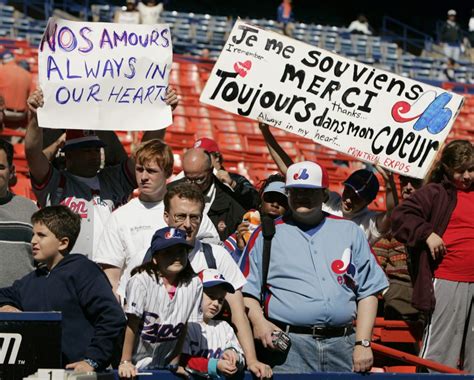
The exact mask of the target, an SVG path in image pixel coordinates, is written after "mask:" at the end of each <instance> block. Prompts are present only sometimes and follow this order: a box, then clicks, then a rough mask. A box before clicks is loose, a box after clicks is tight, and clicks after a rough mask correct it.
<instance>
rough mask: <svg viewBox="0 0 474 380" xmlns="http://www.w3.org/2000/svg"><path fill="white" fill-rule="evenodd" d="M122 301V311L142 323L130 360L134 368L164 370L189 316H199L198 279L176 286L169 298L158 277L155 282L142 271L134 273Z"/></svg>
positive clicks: (200, 291)
mask: <svg viewBox="0 0 474 380" xmlns="http://www.w3.org/2000/svg"><path fill="white" fill-rule="evenodd" d="M126 299H127V303H126V305H125V312H126V313H127V314H133V315H136V316H137V317H138V318H140V319H141V320H142V324H141V325H140V330H139V332H138V333H137V340H136V342H135V347H134V350H133V352H134V355H133V361H134V362H135V363H136V366H137V368H138V369H144V368H148V369H160V368H164V367H165V366H166V364H167V363H168V362H169V360H170V359H171V358H170V357H169V356H170V354H171V353H172V352H173V350H174V348H175V346H176V343H177V339H178V338H179V336H180V334H181V332H182V331H183V329H184V328H185V324H186V322H187V321H188V320H189V318H190V316H191V314H193V315H194V314H197V313H199V309H200V307H201V300H202V282H201V280H200V279H199V277H197V276H195V277H194V278H193V279H192V280H191V281H190V282H189V283H188V284H180V285H178V286H177V287H176V292H175V294H174V297H173V299H171V298H170V296H169V294H168V291H167V290H166V287H165V285H164V284H163V281H162V279H161V277H160V278H159V281H158V282H157V281H156V279H155V278H154V277H151V276H150V275H149V274H148V273H146V272H142V273H137V274H135V275H134V276H133V277H132V278H130V281H129V282H128V284H127V296H126Z"/></svg>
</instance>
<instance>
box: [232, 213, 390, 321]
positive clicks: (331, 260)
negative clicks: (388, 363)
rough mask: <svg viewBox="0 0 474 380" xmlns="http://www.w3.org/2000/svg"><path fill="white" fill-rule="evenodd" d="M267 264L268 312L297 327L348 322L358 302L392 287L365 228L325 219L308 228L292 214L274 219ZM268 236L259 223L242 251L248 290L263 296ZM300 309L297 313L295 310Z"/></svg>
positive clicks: (242, 262)
mask: <svg viewBox="0 0 474 380" xmlns="http://www.w3.org/2000/svg"><path fill="white" fill-rule="evenodd" d="M275 230H276V232H275V236H274V237H273V239H272V250H271V256H270V264H269V268H268V278H267V289H268V292H266V294H265V295H264V296H265V311H266V315H267V316H268V317H270V318H272V319H275V320H278V321H281V322H284V323H288V324H292V325H297V326H311V325H319V326H343V325H347V324H350V323H352V321H353V319H354V318H355V316H356V307H357V301H358V300H360V299H362V298H366V297H368V296H370V295H373V294H377V293H379V292H381V291H382V290H383V289H385V288H387V287H388V281H387V279H386V277H385V273H384V272H383V270H382V268H380V266H379V265H378V263H377V261H376V259H375V257H374V255H373V254H372V253H371V251H370V248H369V244H368V243H367V239H366V237H365V235H364V233H363V232H362V230H361V229H360V228H359V227H358V226H357V225H356V224H355V223H353V222H351V221H349V220H337V219H333V218H331V217H326V218H324V219H323V221H322V222H321V223H320V224H319V225H317V226H315V227H314V228H312V229H310V230H306V231H303V230H302V229H301V228H300V227H298V226H297V225H296V224H295V222H294V221H293V220H292V219H291V218H290V217H288V216H285V217H283V218H279V219H277V220H276V221H275ZM262 255H263V236H262V232H261V228H260V227H259V228H258V229H257V230H255V232H254V233H253V234H252V236H251V237H250V239H249V242H248V244H247V247H246V248H245V250H244V253H243V254H242V259H241V270H242V272H243V273H244V275H246V276H247V284H246V285H245V286H244V288H243V292H244V293H247V294H249V295H251V296H252V297H254V298H256V299H260V292H261V287H262V283H261V281H262V278H261V273H262ZM295 310H298V312H295Z"/></svg>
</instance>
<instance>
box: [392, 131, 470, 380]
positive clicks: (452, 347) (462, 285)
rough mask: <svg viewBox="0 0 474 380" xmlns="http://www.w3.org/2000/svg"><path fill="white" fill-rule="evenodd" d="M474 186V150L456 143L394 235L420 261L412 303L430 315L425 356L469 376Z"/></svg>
mask: <svg viewBox="0 0 474 380" xmlns="http://www.w3.org/2000/svg"><path fill="white" fill-rule="evenodd" d="M473 183H474V157H473V146H472V144H471V143H470V142H469V141H465V140H455V141H452V142H451V143H449V144H448V145H446V147H445V148H444V150H443V152H442V155H441V159H440V160H439V162H437V163H436V165H435V167H434V169H433V170H432V173H431V175H430V178H429V180H428V184H427V185H425V186H424V187H422V188H421V189H419V190H417V191H416V192H415V193H414V194H413V195H411V196H410V197H409V198H408V199H406V200H404V201H403V203H402V204H401V205H400V206H399V207H398V208H397V209H396V210H395V212H394V213H393V215H392V230H393V233H394V236H395V237H396V238H397V239H398V240H399V241H401V242H403V243H406V244H407V248H408V252H409V254H410V255H411V258H412V261H415V260H417V261H418V273H417V275H416V279H415V284H414V291H413V301H412V303H413V305H414V306H415V307H417V308H418V309H420V310H422V311H426V312H429V313H430V319H429V320H428V324H427V326H426V329H425V334H424V339H423V348H422V351H421V356H422V357H424V358H426V359H430V360H435V361H437V362H440V363H443V364H445V365H448V366H451V367H457V365H458V363H460V368H463V369H464V370H465V371H467V372H469V373H472V372H474V333H473V329H472V326H473V324H474V311H473V310H472V300H473V294H474V251H473V247H474V192H473V191H472V190H473ZM414 264H416V263H414ZM463 362H464V366H463Z"/></svg>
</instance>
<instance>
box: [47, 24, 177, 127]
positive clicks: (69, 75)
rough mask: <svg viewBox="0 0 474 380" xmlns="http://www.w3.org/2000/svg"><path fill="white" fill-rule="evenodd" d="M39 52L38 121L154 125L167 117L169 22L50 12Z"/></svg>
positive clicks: (164, 122)
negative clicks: (87, 18) (84, 18)
mask: <svg viewBox="0 0 474 380" xmlns="http://www.w3.org/2000/svg"><path fill="white" fill-rule="evenodd" d="M38 56H39V62H38V64H39V84H40V87H41V89H42V90H43V94H44V107H42V108H40V109H39V110H38V121H39V125H40V126H41V127H47V128H65V129H96V130H155V129H162V128H165V127H167V126H169V125H170V124H171V123H172V116H171V107H169V106H167V105H166V104H165V101H164V99H165V95H166V88H167V86H168V78H169V73H170V70H171V64H172V58H173V52H172V46H171V33H170V28H169V26H168V25H167V24H160V25H125V24H112V23H92V22H74V21H66V20H61V19H56V18H51V19H49V21H48V25H47V27H46V30H45V32H44V35H43V39H42V41H41V44H40V47H39V54H38Z"/></svg>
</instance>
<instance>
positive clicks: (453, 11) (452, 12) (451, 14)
mask: <svg viewBox="0 0 474 380" xmlns="http://www.w3.org/2000/svg"><path fill="white" fill-rule="evenodd" d="M448 16H456V11H455V10H454V9H450V10H449V11H448Z"/></svg>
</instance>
